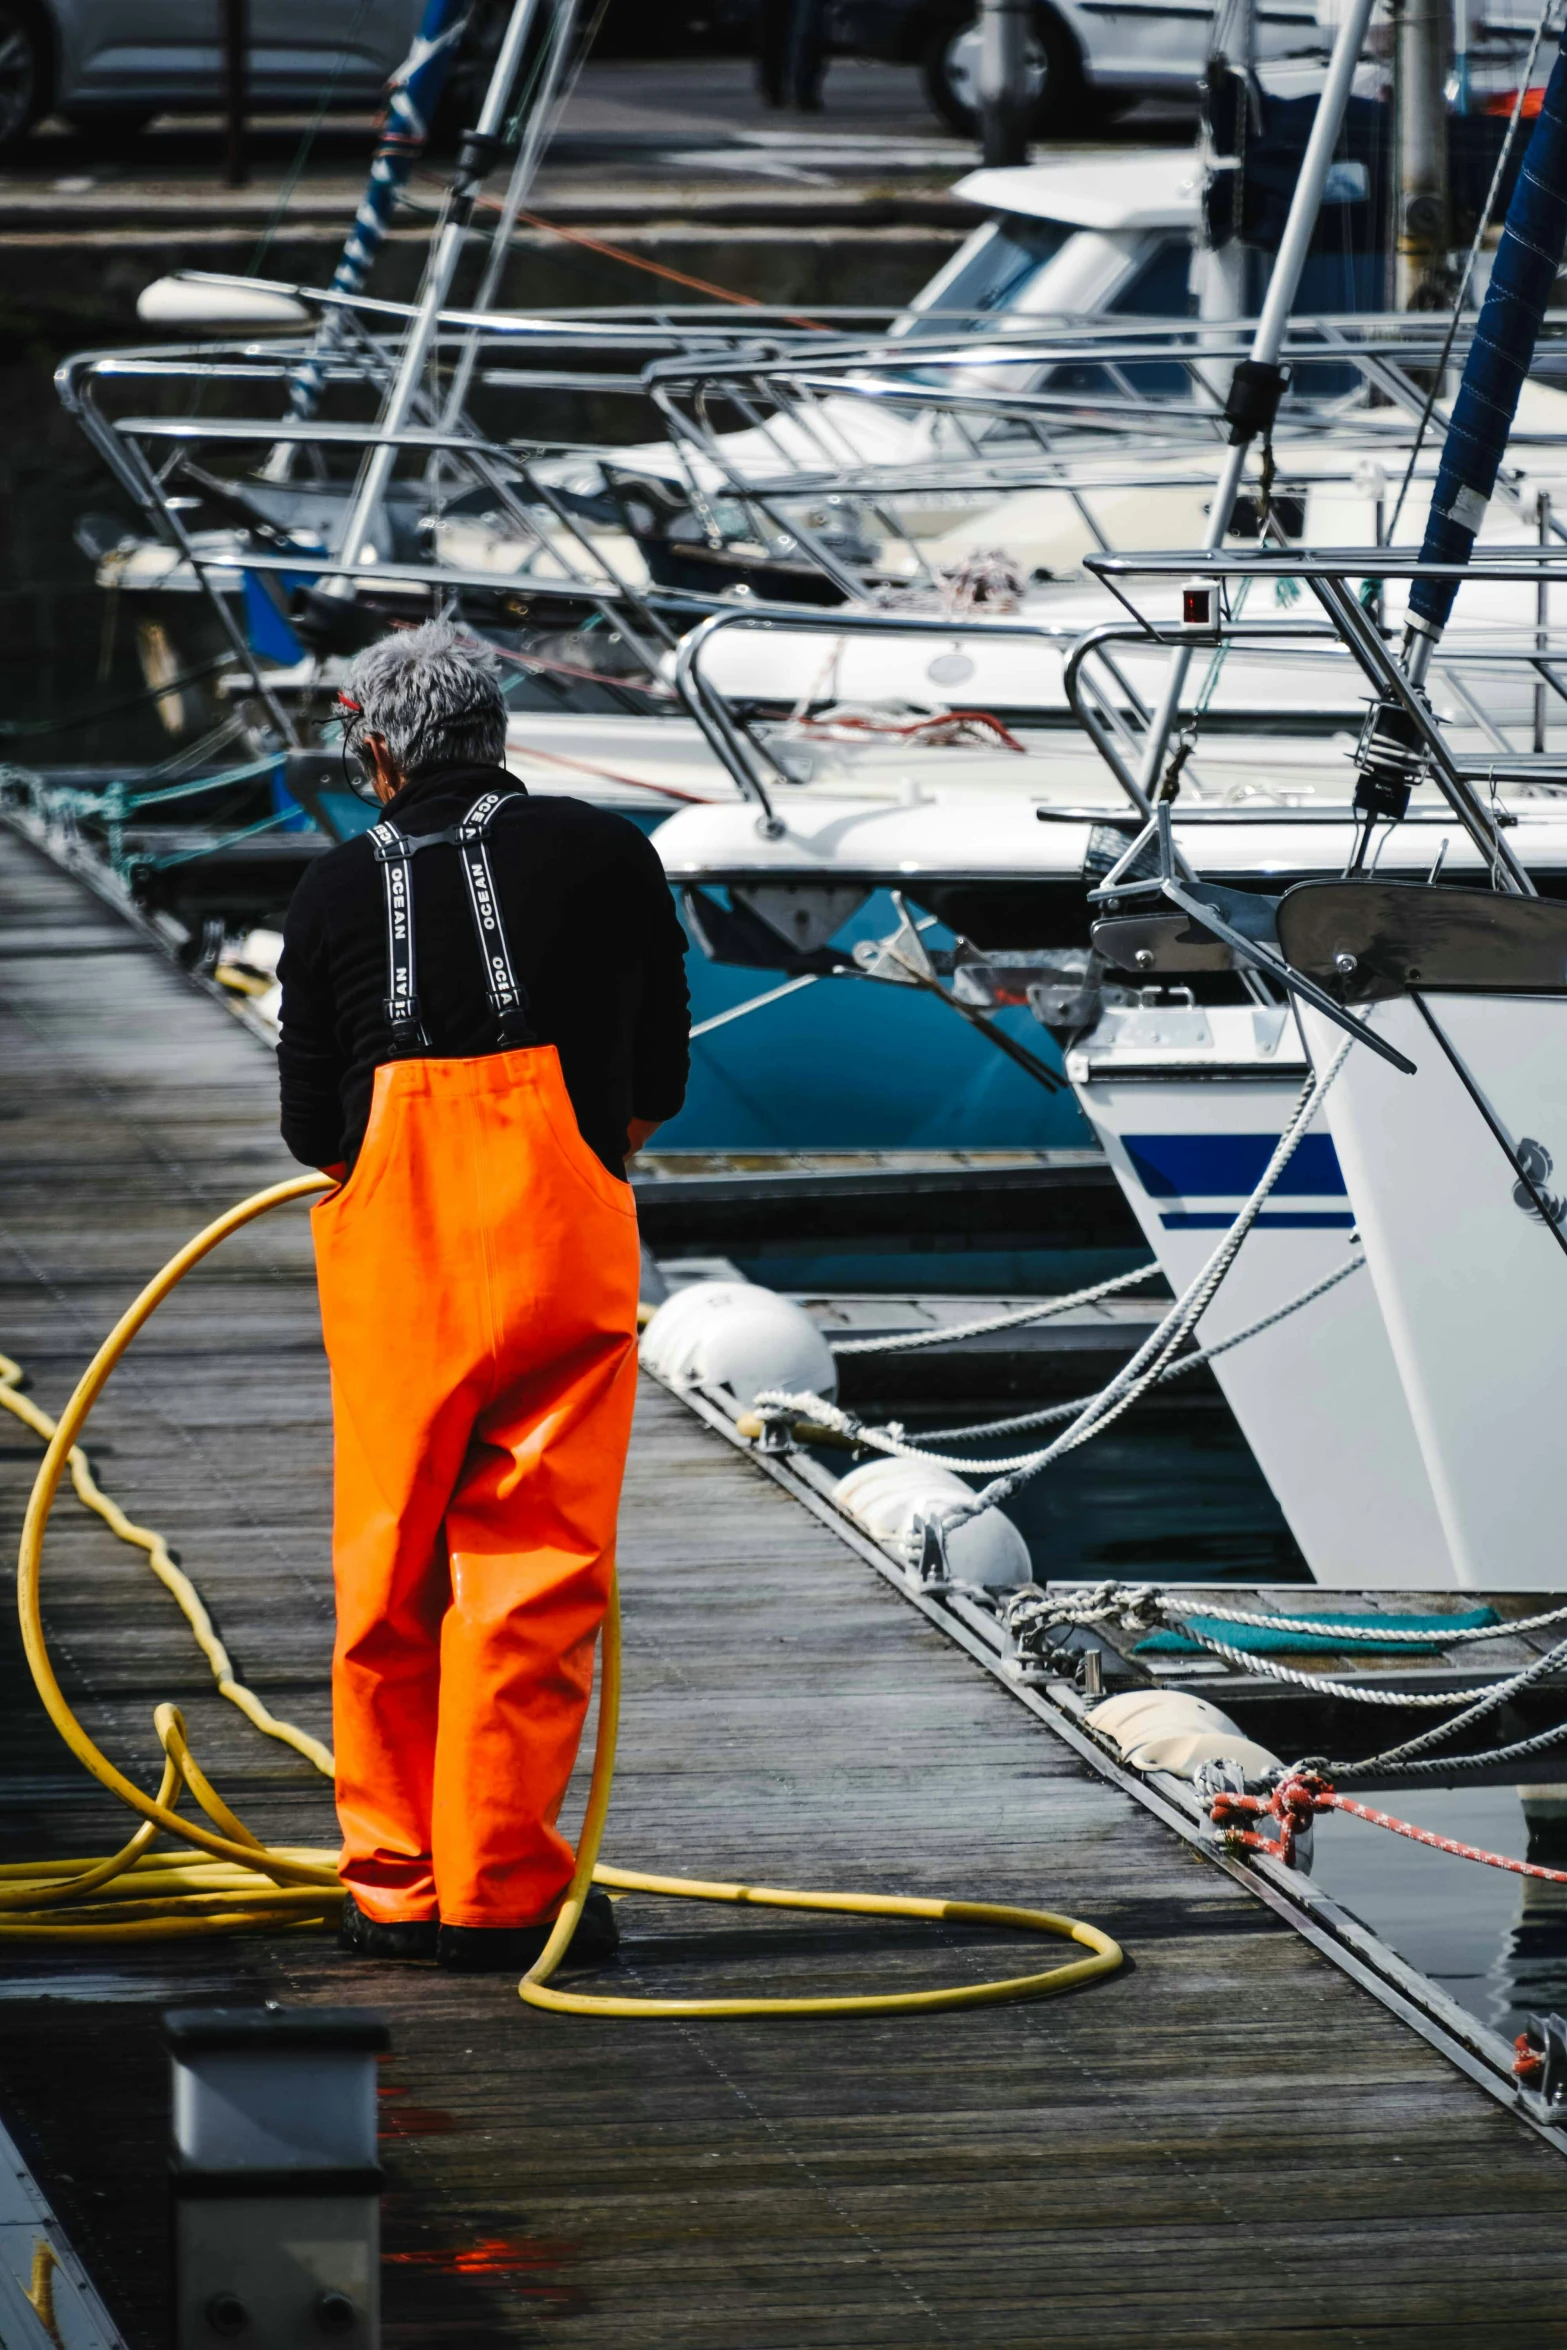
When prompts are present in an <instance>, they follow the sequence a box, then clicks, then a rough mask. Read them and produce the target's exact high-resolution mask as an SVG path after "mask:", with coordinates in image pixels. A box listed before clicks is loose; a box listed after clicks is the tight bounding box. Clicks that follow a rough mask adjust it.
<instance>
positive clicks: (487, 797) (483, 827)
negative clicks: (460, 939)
mask: <svg viewBox="0 0 1567 2350" xmlns="http://www.w3.org/2000/svg"><path fill="white" fill-rule="evenodd" d="M520 796H521V795H520V794H519V793H517V792H494V791H491V792H486V793H485V794H484V796H483V798H482V799H478V800H475V801H474V804H473V806H472V807H471V808H470V809H469V811H468V813H467V815H466V816H465V817H464V818H463V820H462V822H461V823H460V824H459V825H458V827H457V830H456V834H455V838H456V842H457V849H458V854H459V855H460V856H461V858H462V869H463V874H464V876H465V878H466V880H467V883H468V903H469V905H470V906H471V907H472V909H473V922H474V928H475V930H476V931H477V932H478V934H479V952H480V954H481V955H482V956H483V958H484V984H485V988H486V990H487V992H488V994H489V999H490V1010H491V1011H492V1012H493V1013H494V1015H495V1025H496V1027H497V1028H498V1029H499V1031H500V1035H501V1040H502V1042H503V1043H505V1044H518V1045H520V1044H532V1043H533V1041H534V1037H533V1031H532V1030H531V1029H530V1028H529V1026H528V999H527V996H526V995H525V994H524V993H523V989H522V985H521V982H520V981H519V979H518V977H517V974H516V972H515V970H514V969H513V968H512V960H511V947H510V944H509V943H508V941H507V937H506V925H505V923H504V922H503V920H502V919H501V908H500V900H499V898H498V897H497V896H496V894H495V876H494V874H493V873H492V872H491V871H490V850H489V840H488V834H489V829H490V826H491V824H492V823H493V821H494V820H495V818H496V817H497V816H498V815H499V814H500V811H501V810H502V808H504V807H506V806H507V805H508V804H509V802H511V801H512V800H515V799H518V798H519V797H520Z"/></svg>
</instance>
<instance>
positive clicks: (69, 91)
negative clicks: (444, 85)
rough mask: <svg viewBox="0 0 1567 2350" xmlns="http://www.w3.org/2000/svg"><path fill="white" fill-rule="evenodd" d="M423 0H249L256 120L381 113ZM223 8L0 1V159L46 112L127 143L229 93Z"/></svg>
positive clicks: (146, 0) (92, 0)
mask: <svg viewBox="0 0 1567 2350" xmlns="http://www.w3.org/2000/svg"><path fill="white" fill-rule="evenodd" d="M422 12H423V10H422V0H371V4H370V5H366V4H365V0H250V11H249V14H250V48H249V73H248V88H249V98H250V103H251V105H252V107H253V108H254V109H255V110H256V111H257V112H258V113H261V112H266V111H269V110H277V109H282V108H289V107H300V106H310V107H315V106H318V105H319V104H320V102H321V96H322V92H323V90H328V89H329V90H330V92H331V99H332V103H333V104H334V105H338V106H345V107H364V106H367V105H374V104H375V103H376V101H377V100H378V99H379V97H380V95H381V92H382V90H383V89H384V87H385V84H386V79H387V76H388V75H389V74H390V73H392V72H393V71H394V70H395V69H396V67H397V66H399V65H400V64H401V63H402V60H403V58H404V57H405V56H406V54H407V51H408V44H409V42H410V40H411V39H412V37H413V33H414V30H415V28H416V26H417V25H418V22H419V19H420V16H421V14H422ZM224 65H225V57H224V48H223V8H222V0H0V153H3V152H4V151H5V150H7V149H9V148H14V147H15V146H16V145H17V144H18V142H19V141H20V140H22V139H23V138H25V137H26V135H27V133H28V131H29V130H30V129H31V127H32V125H33V124H34V123H35V122H37V121H38V120H39V118H40V117H41V116H43V115H45V114H63V115H64V116H65V118H66V120H67V121H68V122H71V123H74V124H75V125H76V126H77V128H78V129H80V130H83V131H87V132H89V133H97V134H99V135H120V136H125V135H129V134H131V133H133V132H135V131H136V130H139V129H140V128H141V126H142V125H143V124H144V123H147V122H150V121H151V120H152V118H153V116H154V115H156V114H166V113H171V112H179V111H191V110H196V111H202V110H210V109H211V108H212V107H214V106H218V105H221V104H222V101H223V93H224V86H225V84H224Z"/></svg>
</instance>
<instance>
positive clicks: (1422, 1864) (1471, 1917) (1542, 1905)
mask: <svg viewBox="0 0 1567 2350" xmlns="http://www.w3.org/2000/svg"><path fill="white" fill-rule="evenodd" d="M1355 1794H1356V1796H1357V1798H1358V1799H1359V1800H1360V1801H1362V1802H1365V1803H1370V1804H1375V1805H1376V1806H1377V1807H1378V1808H1379V1809H1381V1810H1383V1811H1390V1812H1392V1813H1394V1814H1395V1815H1396V1816H1397V1817H1398V1818H1400V1819H1406V1820H1412V1821H1413V1822H1414V1824H1415V1825H1416V1826H1417V1827H1421V1828H1429V1829H1430V1830H1432V1832H1433V1833H1434V1834H1436V1835H1439V1836H1452V1837H1454V1838H1456V1839H1457V1840H1459V1841H1460V1842H1462V1843H1465V1844H1475V1845H1479V1846H1480V1847H1481V1848H1482V1849H1483V1850H1485V1851H1489V1852H1500V1853H1505V1854H1506V1855H1507V1856H1508V1857H1509V1858H1510V1859H1513V1860H1528V1861H1533V1862H1534V1863H1535V1865H1536V1866H1537V1867H1541V1868H1554V1869H1563V1870H1567V1786H1560V1785H1552V1786H1542V1787H1526V1788H1518V1787H1420V1788H1414V1787H1410V1786H1407V1785H1404V1786H1397V1785H1390V1786H1384V1787H1377V1788H1362V1787H1357V1788H1356V1789H1355ZM1312 1875H1313V1877H1314V1878H1315V1879H1316V1882H1317V1883H1318V1884H1319V1885H1321V1887H1322V1888H1323V1890H1324V1891H1325V1892H1327V1893H1329V1894H1331V1895H1332V1897H1333V1899H1334V1900H1335V1901H1338V1902H1340V1903H1342V1905H1343V1906H1344V1908H1345V1909H1348V1910H1350V1911H1352V1912H1353V1913H1354V1915H1355V1916H1356V1917H1357V1918H1359V1919H1360V1921H1361V1923H1362V1924H1363V1925H1366V1926H1369V1927H1370V1928H1371V1930H1372V1931H1373V1932H1374V1933H1376V1934H1379V1935H1380V1936H1381V1938H1382V1940H1383V1941H1384V1942H1386V1943H1387V1944H1388V1945H1389V1947H1390V1948H1391V1949H1393V1950H1396V1951H1397V1952H1398V1954H1399V1956H1400V1957H1401V1958H1403V1959H1405V1960H1407V1961H1408V1963H1409V1964H1410V1965H1411V1966H1414V1967H1418V1968H1419V1969H1420V1971H1421V1973H1422V1974H1426V1975H1429V1976H1430V1977H1431V1979H1432V1980H1433V1981H1434V1982H1437V1983H1440V1984H1441V1985H1442V1987H1443V1989H1444V1990H1446V1991H1447V1992H1448V1993H1449V1995H1450V1996H1451V1997H1452V1998H1454V1999H1456V2000H1457V2001H1458V2002H1459V2004H1460V2005H1461V2006H1463V2007H1466V2008H1467V2009H1468V2010H1469V2012H1470V2014H1471V2015H1474V2016H1478V2017H1479V2019H1480V2021H1481V2022H1482V2023H1485V2024H1488V2025H1489V2026H1490V2027H1491V2029H1492V2030H1493V2031H1496V2032H1499V2033H1501V2034H1502V2035H1503V2036H1504V2037H1505V2038H1507V2039H1509V2040H1510V2039H1511V2038H1512V2037H1513V2036H1514V2034H1515V2033H1517V2032H1519V2031H1521V2030H1522V2028H1523V2025H1524V2021H1525V2019H1526V2017H1528V2016H1529V2015H1531V2014H1537V2013H1543V2012H1547V2011H1549V2010H1551V2009H1553V2008H1554V2009H1557V2010H1559V2011H1567V1885H1550V1884H1544V1883H1542V1882H1540V1881H1539V1880H1538V1879H1534V1878H1528V1877H1517V1876H1514V1875H1512V1874H1511V1873H1510V1872H1507V1871H1505V1870H1502V1869H1491V1868H1484V1867H1482V1866H1480V1865H1479V1864H1478V1863H1476V1862H1474V1861H1466V1860H1459V1859H1457V1858H1455V1857H1454V1856H1453V1855H1452V1854H1450V1853H1445V1852H1433V1851H1432V1850H1431V1849H1430V1848H1429V1847H1428V1846H1425V1845H1419V1844H1412V1843H1410V1842H1409V1841H1408V1839H1407V1838H1405V1837H1402V1836H1392V1835H1389V1834H1388V1832H1387V1831H1386V1830H1385V1829H1383V1828H1373V1827H1371V1826H1370V1825H1368V1823H1366V1822H1365V1821H1363V1820H1357V1819H1352V1818H1348V1817H1346V1816H1345V1815H1344V1814H1343V1813H1341V1812H1335V1813H1331V1814H1329V1815H1327V1816H1326V1817H1324V1818H1322V1819H1319V1820H1318V1822H1317V1831H1316V1854H1315V1858H1314V1860H1313V1864H1312Z"/></svg>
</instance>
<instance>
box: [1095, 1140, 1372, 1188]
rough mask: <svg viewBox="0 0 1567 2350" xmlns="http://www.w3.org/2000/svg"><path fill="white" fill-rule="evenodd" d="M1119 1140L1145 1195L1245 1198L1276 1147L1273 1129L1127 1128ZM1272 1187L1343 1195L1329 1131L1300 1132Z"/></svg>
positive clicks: (1277, 1142)
mask: <svg viewBox="0 0 1567 2350" xmlns="http://www.w3.org/2000/svg"><path fill="white" fill-rule="evenodd" d="M1123 1140H1124V1142H1125V1145H1126V1153H1127V1156H1128V1158H1129V1159H1130V1160H1131V1162H1132V1165H1133V1167H1134V1168H1135V1170H1136V1172H1137V1177H1138V1180H1139V1182H1140V1183H1141V1184H1142V1187H1143V1189H1144V1191H1146V1192H1147V1194H1148V1196H1149V1198H1150V1199H1244V1198H1245V1197H1246V1195H1247V1193H1248V1192H1250V1191H1254V1190H1255V1189H1256V1187H1257V1183H1258V1181H1259V1179H1260V1177H1261V1175H1262V1171H1263V1169H1264V1168H1265V1167H1266V1165H1267V1163H1268V1161H1269V1160H1270V1159H1271V1158H1272V1156H1273V1154H1274V1152H1275V1151H1276V1150H1277V1149H1278V1147H1279V1138H1278V1136H1277V1135H1276V1134H1128V1135H1126V1136H1124V1137H1123ZM1273 1188H1274V1192H1275V1193H1276V1194H1277V1196H1278V1197H1279V1198H1281V1199H1285V1198H1288V1197H1290V1196H1291V1195H1292V1194H1293V1195H1294V1196H1295V1197H1296V1198H1299V1197H1301V1196H1302V1195H1304V1196H1305V1197H1307V1198H1308V1199H1332V1198H1333V1197H1335V1195H1337V1196H1338V1197H1340V1198H1342V1197H1344V1196H1345V1188H1344V1177H1343V1175H1342V1173H1341V1172H1340V1169H1339V1163H1338V1154H1337V1153H1336V1151H1335V1150H1334V1148H1333V1141H1332V1137H1331V1136H1330V1135H1326V1134H1307V1135H1304V1136H1303V1137H1302V1138H1301V1140H1300V1142H1299V1143H1298V1144H1297V1145H1296V1148H1295V1154H1294V1156H1293V1158H1292V1159H1291V1160H1290V1163H1289V1165H1288V1166H1287V1167H1286V1168H1285V1170H1284V1172H1283V1174H1282V1175H1281V1176H1280V1177H1279V1179H1278V1182H1277V1183H1276V1184H1275V1185H1274V1187H1273Z"/></svg>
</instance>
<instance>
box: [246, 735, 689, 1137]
mask: <svg viewBox="0 0 1567 2350" xmlns="http://www.w3.org/2000/svg"><path fill="white" fill-rule="evenodd" d="M522 788H523V787H522V786H521V785H520V784H519V783H518V782H517V781H516V779H515V777H513V776H511V775H507V774H505V773H504V772H503V771H502V770H501V769H499V768H495V767H461V768H451V769H448V770H447V771H445V772H444V773H442V774H437V775H430V776H421V777H420V778H419V779H418V780H417V781H416V782H413V783H409V784H405V785H404V787H403V789H402V790H401V791H400V792H399V793H398V794H397V797H396V798H395V799H394V800H392V801H391V802H390V803H389V804H388V806H387V808H386V809H385V811H384V812H385V814H386V815H387V816H389V817H391V818H392V820H393V821H394V822H395V823H397V824H398V825H399V826H400V827H401V828H402V830H403V831H405V832H407V833H408V834H410V835H413V834H417V833H421V832H440V831H442V830H444V829H445V828H446V827H447V826H448V825H452V824H455V823H457V822H458V821H459V820H460V818H462V817H463V816H464V815H466V814H467V812H468V810H469V809H470V808H471V807H472V806H473V804H474V802H475V800H477V799H479V798H480V797H481V796H482V795H483V794H484V793H485V792H488V791H500V790H508V791H514V792H521V791H522ZM489 844H490V864H491V869H492V871H493V873H494V875H495V887H496V894H497V896H498V898H499V900H500V907H501V914H502V918H503V920H504V922H505V926H506V934H507V939H508V941H509V944H510V946H511V952H512V960H513V963H514V966H515V968H516V973H517V977H518V979H519V980H520V981H521V983H522V985H523V987H524V989H525V990H526V993H527V999H528V1025H529V1027H530V1028H531V1029H532V1031H533V1033H534V1035H535V1037H536V1038H537V1039H538V1041H539V1043H540V1044H553V1045H555V1046H556V1047H557V1048H558V1050H559V1053H560V1060H561V1070H562V1073H563V1075H564V1077H565V1080H566V1090H567V1091H568V1093H569V1094H570V1095H571V1099H572V1104H573V1106H574V1108H575V1110H576V1113H577V1124H578V1125H579V1127H580V1128H581V1129H582V1135H583V1139H584V1141H585V1142H587V1143H588V1144H589V1146H590V1147H591V1148H592V1149H593V1150H595V1151H596V1152H597V1153H598V1155H599V1157H600V1158H601V1159H602V1160H603V1162H604V1164H605V1166H606V1167H608V1168H609V1169H610V1170H611V1172H612V1173H614V1174H616V1175H618V1174H619V1173H620V1172H621V1165H622V1161H623V1160H624V1158H625V1154H626V1122H627V1120H628V1119H629V1118H633V1117H636V1118H649V1119H656V1120H662V1119H665V1118H672V1117H673V1116H674V1114H675V1112H676V1111H677V1110H678V1109H679V1107H680V1105H681V1102H682V1101H683V1100H684V1098H685V1086H686V1069H687V1063H688V1059H689V1053H688V1047H687V1031H688V1018H687V1004H686V974H685V937H684V934H683V932H682V930H681V928H680V922H679V919H678V917H677V915H676V913H675V908H674V901H673V899H672V898H671V897H670V894H669V885H668V883H667V882H666V881H665V879H664V871H663V867H662V866H661V865H660V864H659V861H658V857H657V854H656V852H655V851H654V849H653V848H652V846H651V844H650V843H649V842H648V841H647V840H646V839H645V838H644V836H643V835H642V834H641V833H640V832H639V831H638V830H637V828H636V826H635V825H634V824H629V823H627V822H626V820H625V818H624V817H621V816H613V815H610V814H609V813H608V812H607V811H605V810H603V809H600V808H592V807H589V806H588V804H587V803H586V801H584V800H571V799H553V798H551V799H529V798H528V797H527V796H526V794H525V793H524V795H523V797H522V798H521V799H519V800H516V801H513V803H512V804H511V806H510V807H508V808H505V809H503V810H502V811H501V813H500V814H499V815H498V816H497V817H496V818H495V820H494V822H493V824H492V825H491V828H490V834H489ZM412 870H413V908H414V958H415V962H414V982H415V986H416V988H417V991H418V997H419V1006H420V1010H421V1012H422V1014H423V1017H424V1024H425V1030H426V1033H427V1035H428V1037H429V1047H428V1050H429V1053H430V1055H431V1057H432V1058H439V1059H443V1060H445V1059H458V1058H469V1057H472V1056H474V1055H478V1054H485V1053H494V1052H499V1051H503V1050H505V1047H504V1046H503V1045H502V1044H501V1042H500V1040H499V1038H498V1037H497V1035H496V1029H495V1020H494V1016H493V1014H492V1013H491V1011H490V1006H489V998H488V996H487V994H486V992H485V974H484V965H483V963H482V961H481V960H480V954H479V942H478V937H477V933H476V931H475V928H474V921H473V915H472V912H471V911H470V907H469V900H468V892H467V887H466V884H465V882H464V880H463V875H462V868H461V864H460V862H459V858H458V853H457V850H456V849H455V848H446V847H442V848H431V849H426V850H425V851H424V852H423V853H422V854H421V855H419V856H416V857H415V858H414V859H413V860H412ZM279 977H280V978H281V980H282V982H283V1035H282V1041H281V1043H280V1045H279V1047H278V1072H279V1077H280V1081H281V1084H282V1092H283V1119H282V1125H283V1140H284V1142H285V1143H286V1144H287V1145H288V1148H289V1149H290V1150H291V1151H292V1152H293V1154H294V1156H295V1158H296V1159H302V1160H303V1161H304V1162H305V1164H306V1165H307V1166H311V1167H330V1166H334V1165H336V1164H337V1163H338V1162H339V1161H340V1160H347V1161H349V1162H352V1161H353V1159H354V1158H355V1157H356V1156H357V1153H358V1150H359V1145H360V1143H361V1142H362V1141H363V1139H364V1131H365V1126H366V1123H367V1121H368V1119H369V1116H370V1095H371V1090H372V1087H373V1084H374V1079H375V1071H376V1068H377V1066H378V1064H379V1063H380V1062H382V1061H389V1060H393V1059H395V1058H396V1057H397V1055H396V1053H395V1051H394V1048H393V1044H392V1038H391V1032H390V1030H389V1029H388V1027H387V1024H386V1015H385V1012H384V1010H383V1004H384V1000H385V997H386V992H387V952H386V901H385V895H384V882H383V877H382V869H381V867H380V866H379V865H378V864H377V863H376V861H375V853H374V851H373V849H372V848H371V845H370V843H369V841H368V840H367V839H365V838H364V837H363V836H362V835H361V837H360V838H359V839H357V840H350V841H344V842H343V843H342V844H341V846H340V847H338V848H335V849H331V850H329V851H328V853H327V854H326V855H325V856H324V857H321V858H319V859H318V860H317V862H316V863H315V864H314V865H312V866H310V867H309V869H308V870H307V871H306V873H305V875H304V878H303V879H302V880H301V882H300V884H299V886H298V888H297V889H296V890H295V892H294V899H293V903H292V905H291V906H290V907H289V910H288V919H287V921H286V923H285V924H284V931H283V958H282V961H281V963H280V965H279Z"/></svg>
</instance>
